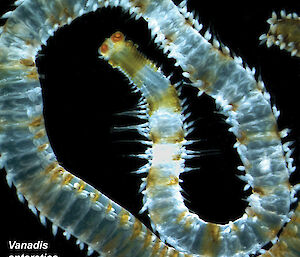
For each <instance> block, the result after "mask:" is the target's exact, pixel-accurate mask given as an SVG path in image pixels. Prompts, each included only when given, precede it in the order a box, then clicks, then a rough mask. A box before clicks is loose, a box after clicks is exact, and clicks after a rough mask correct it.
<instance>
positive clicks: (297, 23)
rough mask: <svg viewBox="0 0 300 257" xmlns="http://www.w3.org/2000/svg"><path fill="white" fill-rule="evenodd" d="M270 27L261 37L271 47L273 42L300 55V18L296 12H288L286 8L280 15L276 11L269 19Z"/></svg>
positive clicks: (292, 53) (293, 54)
mask: <svg viewBox="0 0 300 257" xmlns="http://www.w3.org/2000/svg"><path fill="white" fill-rule="evenodd" d="M268 23H269V24H270V29H269V31H268V33H267V34H263V35H262V36H261V37H260V39H261V40H262V42H266V44H267V46H268V47H270V46H272V45H273V44H274V45H277V46H278V47H279V48H280V49H285V50H286V51H288V52H290V53H291V55H292V56H297V57H300V18H299V17H298V15H297V14H296V13H291V14H286V13H285V11H284V10H282V11H281V12H280V15H279V17H278V16H277V14H276V13H275V12H273V13H272V17H271V18H270V19H268Z"/></svg>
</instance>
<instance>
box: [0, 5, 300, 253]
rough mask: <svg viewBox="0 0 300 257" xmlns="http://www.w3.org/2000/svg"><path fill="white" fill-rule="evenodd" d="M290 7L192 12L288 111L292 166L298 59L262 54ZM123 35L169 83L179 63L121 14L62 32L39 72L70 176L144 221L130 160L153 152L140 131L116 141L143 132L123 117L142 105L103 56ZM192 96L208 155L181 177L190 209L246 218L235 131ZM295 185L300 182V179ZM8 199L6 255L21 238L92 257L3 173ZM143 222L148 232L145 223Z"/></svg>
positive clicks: (95, 17) (0, 240) (299, 142)
mask: <svg viewBox="0 0 300 257" xmlns="http://www.w3.org/2000/svg"><path fill="white" fill-rule="evenodd" d="M201 2H202V1H201ZM282 2H283V1H281V3H273V2H272V4H269V3H268V2H264V3H262V1H251V2H250V1H249V2H245V1H239V3H235V4H232V3H229V2H228V3H223V4H218V3H216V2H215V1H210V2H206V3H201V4H200V3H199V1H196V0H194V1H190V2H189V6H190V9H192V10H196V13H197V14H199V16H200V22H202V23H203V24H204V27H205V28H208V27H209V28H210V29H211V31H212V33H213V35H215V36H216V37H217V38H218V39H220V41H221V42H223V43H224V44H225V45H227V46H228V47H229V48H230V49H231V50H232V51H233V52H235V53H236V54H237V55H239V56H241V57H242V58H243V60H244V61H245V62H246V63H247V64H248V65H249V66H250V67H255V68H256V70H257V71H258V73H259V74H261V76H262V78H263V80H264V82H265V84H266V87H267V89H268V91H269V92H270V94H271V96H272V102H273V103H275V104H276V106H277V107H278V109H279V110H280V111H281V116H280V118H279V127H280V128H281V129H283V128H290V129H292V132H291V133H290V135H289V137H288V140H292V141H294V147H295V148H296V150H295V152H294V154H293V157H294V159H295V164H297V163H299V148H300V127H299V126H300V124H299V121H298V119H299V118H298V117H299V115H297V114H298V112H299V110H300V108H299V100H298V99H299V94H298V87H299V85H300V83H299V82H300V77H299V76H300V74H299V59H297V58H291V57H290V54H289V53H287V52H283V51H280V50H279V49H277V48H275V47H273V48H271V49H267V47H266V46H265V45H259V40H258V37H259V36H260V35H261V34H262V33H266V32H267V30H268V24H267V23H266V20H267V19H268V18H269V17H270V16H271V13H272V11H276V12H277V13H279V11H280V10H281V9H285V10H286V11H287V12H291V11H298V13H299V10H300V6H299V4H298V5H297V4H295V2H293V1H284V2H285V3H282ZM292 2H293V3H292ZM11 3H12V1H6V0H1V3H0V4H1V6H0V10H1V13H5V12H6V11H8V10H11V9H12V7H11ZM2 24H3V22H2ZM116 30H121V31H123V32H124V33H125V34H126V35H127V37H128V38H130V39H131V40H133V41H134V42H135V43H137V44H138V45H139V46H140V49H141V51H142V52H144V53H145V55H146V56H148V57H149V58H151V59H152V60H154V61H155V62H157V63H158V65H161V64H163V69H164V71H165V72H166V73H167V74H168V73H170V72H172V70H173V66H172V65H173V63H174V61H173V60H168V59H167V58H166V57H165V56H163V54H162V53H161V52H160V51H159V50H158V48H157V47H156V46H155V45H154V44H153V42H152V41H151V36H150V32H149V30H148V29H147V26H146V23H145V22H144V21H142V20H139V21H135V20H133V19H130V16H129V15H128V14H126V13H123V12H121V11H120V9H118V8H115V9H106V10H100V11H97V12H96V13H93V14H89V15H85V16H84V17H81V18H80V19H78V20H76V21H75V22H74V23H72V24H71V25H70V26H68V27H64V28H62V29H60V30H59V31H58V32H57V33H56V34H55V36H54V37H52V38H51V39H49V40H48V45H47V47H43V50H42V51H41V55H40V57H38V59H37V63H38V67H39V71H40V73H41V74H42V75H43V77H42V78H41V82H42V87H43V94H44V105H45V117H46V125H47V131H48V135H49V138H50V141H51V144H52V146H53V148H54V151H55V153H56V154H57V158H58V160H59V161H60V162H61V163H62V164H63V165H64V167H65V168H66V169H68V170H69V171H71V172H72V173H74V174H75V175H77V176H79V177H81V178H83V179H84V180H85V181H87V182H88V183H90V184H92V185H93V186H95V187H96V188H98V189H100V190H101V191H102V192H104V193H106V194H107V195H108V196H110V197H111V198H112V199H113V200H115V201H116V202H118V203H120V204H121V205H122V206H124V207H125V208H127V209H128V210H129V211H131V212H132V213H134V214H136V215H138V211H139V210H140V208H141V206H142V196H141V194H140V193H138V188H139V185H140V176H138V175H136V174H132V173H131V172H132V171H134V170H137V169H138V168H139V167H140V166H141V165H142V164H144V162H143V161H141V160H138V159H136V158H133V157H130V156H129V155H130V154H138V153H142V152H143V151H144V150H145V148H144V147H143V146H142V145H140V144H139V143H136V142H134V140H136V139H142V137H140V136H139V135H138V134H137V133H136V132H130V131H128V132H123V133H119V132H114V131H113V127H115V126H122V125H123V126H125V125H132V124H138V123H139V121H138V120H137V119H136V118H132V117H125V116H124V117H122V116H116V115H115V114H116V113H119V112H122V111H127V110H130V109H134V108H135V106H136V103H137V101H138V99H139V96H138V95H135V94H133V93H131V91H130V90H129V86H128V85H127V79H126V78H124V77H123V75H121V74H120V73H119V72H118V71H116V70H113V69H112V68H111V67H109V66H108V65H107V64H106V63H105V62H104V61H102V60H100V59H99V58H98V54H97V48H98V47H99V46H100V44H101V42H103V40H104V39H105V38H106V37H108V36H109V35H110V34H111V33H113V32H115V31H116ZM177 71H178V69H177ZM177 78H180V76H177ZM183 95H184V96H187V97H188V99H189V103H190V104H189V106H190V108H189V110H190V111H192V112H193V114H192V116H191V119H190V120H195V125H194V126H195V128H196V129H195V131H194V132H193V133H192V134H191V135H190V136H189V138H190V139H201V141H200V142H199V143H197V144H194V145H192V146H191V149H195V150H202V151H203V153H202V155H201V157H200V158H195V159H193V160H191V161H188V162H187V165H188V166H190V167H198V168H199V170H195V171H193V172H191V173H188V174H184V175H183V176H182V178H183V180H184V183H183V184H182V187H183V189H184V196H185V197H186V199H187V202H186V203H187V205H188V206H189V207H190V208H191V209H192V210H194V211H195V212H197V213H198V214H199V215H200V216H201V217H202V218H204V219H205V220H207V221H215V222H219V223H224V222H228V221H229V220H233V219H236V218H237V217H240V216H241V215H242V214H243V212H244V209H245V207H246V205H247V204H246V202H245V201H244V200H243V199H244V198H245V197H247V195H248V194H249V192H243V187H244V184H243V183H242V182H241V181H240V180H239V179H238V178H237V177H236V174H238V171H237V170H236V167H237V166H238V165H240V161H239V158H238V155H237V154H236V152H235V150H233V149H232V146H233V144H234V142H235V138H234V136H233V135H231V134H230V133H229V132H227V129H228V126H227V124H226V123H225V122H224V118H223V117H222V116H221V115H219V114H218V113H216V110H215V107H214V102H213V101H212V99H210V98H209V97H207V96H202V97H201V98H197V97H195V95H196V91H195V90H194V89H191V88H186V89H185V90H184V91H183ZM298 172H299V171H298ZM292 180H293V181H298V182H299V179H297V176H296V175H294V176H293V178H292ZM0 190H1V196H2V197H1V214H2V216H1V220H0V224H1V233H0V246H1V247H0V251H1V252H0V253H1V254H0V255H1V256H2V249H7V241H8V240H13V239H15V240H20V241H34V242H35V241H38V240H43V241H47V242H49V244H50V248H49V250H48V251H47V252H48V253H49V254H51V253H55V254H57V255H59V256H60V257H66V256H78V257H79V256H86V253H85V252H83V251H80V250H79V249H78V247H77V246H75V244H74V239H71V240H70V241H66V240H65V239H64V237H63V236H62V233H58V235H57V236H56V237H53V236H52V234H51V231H50V227H49V226H47V227H46V228H45V227H43V226H42V225H41V224H40V222H39V221H38V219H37V217H35V216H34V215H33V214H32V213H31V211H29V210H28V208H26V207H25V206H24V205H23V204H22V203H20V202H19V201H18V200H17V197H16V194H15V189H10V188H9V187H8V185H7V183H6V181H5V172H4V171H3V172H1V174H0ZM138 216H139V217H140V218H141V219H142V220H143V221H144V222H145V223H146V225H148V224H149V222H148V220H147V217H146V215H138ZM3 256H6V254H4V255H3Z"/></svg>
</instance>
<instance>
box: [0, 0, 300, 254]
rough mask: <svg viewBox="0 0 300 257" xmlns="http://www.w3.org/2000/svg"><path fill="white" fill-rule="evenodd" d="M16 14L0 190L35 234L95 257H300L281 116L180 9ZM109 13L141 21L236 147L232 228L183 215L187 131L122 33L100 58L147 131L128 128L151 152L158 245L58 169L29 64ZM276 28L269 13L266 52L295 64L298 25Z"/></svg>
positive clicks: (6, 36)
mask: <svg viewBox="0 0 300 257" xmlns="http://www.w3.org/2000/svg"><path fill="white" fill-rule="evenodd" d="M17 4H18V7H17V9H16V10H14V11H12V12H10V13H7V14H6V15H5V18H8V19H7V21H6V24H5V25H4V26H3V28H2V33H1V36H0V50H1V52H0V65H1V66H0V67H1V73H0V83H1V87H0V93H1V110H0V115H1V116H0V118H1V141H0V147H1V162H2V164H3V166H4V167H5V170H6V172H7V181H8V183H9V184H10V185H12V184H14V185H15V186H16V188H17V193H18V196H19V198H20V199H23V197H24V198H25V199H26V201H27V202H28V205H29V207H30V209H31V210H32V211H33V212H35V213H38V214H39V216H40V219H41V221H42V223H45V217H46V218H47V219H48V220H50V221H51V222H52V224H53V231H54V232H55V231H56V230H57V227H60V228H62V229H64V230H65V235H66V236H67V237H68V236H70V235H73V236H74V237H76V238H77V239H78V243H79V244H81V245H82V244H83V243H85V244H87V245H88V249H89V253H92V252H93V251H96V252H98V253H99V254H101V255H104V256H235V257H238V256H249V255H250V254H256V253H262V256H299V255H300V254H299V252H300V249H299V245H300V244H299V236H300V235H299V232H300V223H299V218H300V210H299V207H298V208H297V209H295V211H293V210H291V209H290V206H291V205H292V204H293V203H294V202H296V201H297V199H296V198H295V194H296V191H297V190H298V188H299V186H297V185H296V186H292V185H291V184H290V182H289V177H290V174H291V173H293V172H294V170H295V167H293V164H292V158H291V157H290V155H291V150H290V149H289V146H290V143H289V142H287V143H285V144H282V142H281V141H282V138H283V137H285V136H286V131H279V130H278V128H277V122H276V120H277V118H278V115H279V113H278V111H277V109H276V107H274V106H273V107H272V106H271V102H270V95H269V94H268V93H267V92H266V90H265V88H264V84H263V82H262V81H261V80H256V79H255V76H254V72H252V71H251V70H250V69H249V68H245V67H244V66H243V65H242V64H241V62H240V58H238V57H232V56H231V54H230V50H229V49H228V48H227V47H225V46H223V45H222V44H220V43H219V41H217V40H215V39H214V38H212V36H211V34H210V33H209V32H208V31H207V32H205V33H204V35H203V36H202V35H201V34H200V33H199V31H200V30H201V28H202V25H201V24H199V22H198V21H197V20H195V19H194V18H193V14H192V13H190V12H187V10H186V5H185V4H186V3H185V2H182V3H181V4H180V5H179V6H176V5H175V4H173V2H171V1H168V0H164V1H125V0H124V1H97V0H89V1H82V0H78V1H68V0H57V1H51V2H50V1H44V0H25V1H18V2H17ZM108 6H120V7H121V8H122V9H123V10H124V11H127V10H129V11H130V12H132V13H134V14H135V15H137V16H140V17H143V18H144V19H145V20H146V21H147V22H148V26H149V28H150V30H151V31H152V34H153V36H156V38H155V42H156V43H157V44H158V46H159V47H160V48H162V50H163V52H164V53H167V54H168V57H170V58H174V59H175V61H176V63H175V66H180V67H181V68H182V70H183V73H182V75H183V76H184V77H186V78H187V79H188V81H189V83H190V84H191V85H192V86H193V87H195V88H197V89H198V90H199V92H200V94H201V93H203V92H204V93H206V94H208V95H210V96H211V97H212V98H214V99H215V101H216V104H217V105H218V106H219V110H220V112H221V113H222V114H223V115H224V116H225V117H226V122H227V123H228V124H229V125H230V126H231V128H230V131H231V132H232V133H233V134H234V135H235V136H236V138H237V142H236V144H235V148H237V151H238V154H239V156H240V158H241V161H242V164H243V165H241V166H239V167H238V169H239V170H240V171H241V172H242V173H243V175H241V176H240V178H241V179H242V180H243V181H245V182H246V189H249V188H251V189H252V194H251V195H250V196H249V197H248V199H247V201H248V203H249V206H248V207H247V208H246V212H245V214H244V215H243V216H242V217H240V218H238V219H237V220H235V221H233V222H229V223H228V224H225V225H219V224H215V223H211V222H206V221H204V220H203V219H201V218H200V217H199V216H198V215H196V214H194V213H192V212H191V211H189V209H188V208H187V207H186V205H185V203H184V199H183V197H182V195H181V191H182V190H181V187H180V185H179V182H180V181H181V180H180V174H181V173H183V172H185V171H187V170H188V169H187V168H185V165H184V164H185V159H187V158H189V157H191V156H192V155H193V154H194V153H193V152H192V151H189V150H187V149H186V147H187V145H188V144H189V142H188V140H186V135H187V134H188V132H189V125H188V124H187V122H186V118H187V117H186V115H185V114H184V111H183V109H184V107H183V104H182V103H181V100H180V98H179V96H178V95H179V93H178V92H177V90H176V87H177V86H174V85H172V83H171V82H170V80H169V79H168V78H167V77H166V76H164V75H163V74H162V72H161V71H160V69H158V68H157V67H156V65H155V64H154V63H153V62H152V61H150V60H148V59H147V58H145V57H144V56H143V54H141V53H140V52H139V51H138V50H137V47H136V46H135V45H134V44H133V43H132V42H131V41H126V40H125V37H124V35H123V34H122V33H121V32H116V33H114V34H113V35H112V36H111V37H110V38H108V39H107V40H106V41H105V42H104V43H103V44H102V45H101V47H100V49H99V52H100V53H101V54H102V55H103V58H104V59H106V60H107V61H108V62H109V63H110V64H111V65H112V66H113V67H117V68H119V69H120V70H121V72H123V73H124V74H125V76H127V78H128V79H129V81H130V82H131V83H133V84H134V87H135V89H136V90H137V91H139V92H140V94H141V97H142V100H141V103H140V105H139V108H140V110H139V115H140V116H141V117H142V118H143V119H145V120H146V123H144V124H141V125H138V126H136V128H137V130H138V131H139V133H140V134H141V135H143V136H144V137H145V138H146V139H145V142H146V144H148V145H149V148H148V149H147V150H146V152H145V154H143V155H141V157H142V158H145V159H147V160H148V161H149V163H147V164H146V165H145V166H143V167H141V168H140V169H139V170H138V173H146V174H147V176H146V178H144V179H143V183H142V190H143V195H144V199H143V201H144V207H143V210H147V211H148V213H149V217H150V219H151V225H152V227H153V229H154V230H155V231H157V232H158V234H159V235H160V238H161V239H159V238H158V237H157V236H156V235H154V234H153V233H152V232H151V231H150V230H149V229H147V228H146V227H145V226H144V225H143V224H142V223H141V222H140V221H139V220H138V219H136V218H135V217H134V216H133V215H132V214H131V213H129V212H128V211H127V210H125V209H124V208H122V207H121V206H119V205H118V204H117V203H115V202H114V201H112V200H111V199H110V198H108V197H107V196H105V195H104V194H103V193H102V192H100V191H98V190H97V189H95V188H94V187H92V186H91V185H89V184H88V183H86V182H85V181H83V180H82V179H79V178H77V177H76V176H75V175H73V174H72V173H70V172H68V171H66V170H65V169H64V168H63V167H62V166H61V165H60V164H59V162H58V161H57V159H56V157H55V154H54V152H53V150H52V148H51V146H50V143H49V140H48V137H47V134H46V130H45V126H44V118H43V113H42V111H43V101H42V94H41V87H40V82H39V74H38V72H37V68H36V64H35V56H36V54H37V52H38V51H39V50H40V46H41V45H42V44H46V41H47V39H48V38H49V36H51V35H53V33H54V31H56V30H57V29H58V28H59V27H61V26H63V25H65V24H70V23H71V22H72V21H73V20H74V19H75V18H77V17H79V16H82V15H83V14H85V13H89V12H92V11H96V10H97V9H98V8H102V7H108ZM282 16H284V15H282ZM166 17H168V18H167V19H166ZM275 18H276V17H275V15H274V14H273V16H272V20H271V23H272V24H273V25H272V26H273V27H272V26H271V29H270V32H269V33H268V35H265V36H262V37H261V39H262V40H265V39H266V40H267V42H269V43H268V45H270V40H271V39H272V40H273V39H274V36H270V34H272V33H273V34H277V37H278V38H279V39H278V40H277V41H280V42H279V43H276V42H277V41H275V44H278V45H280V47H281V48H284V46H286V45H287V46H288V49H287V50H289V51H290V52H291V53H292V55H296V56H297V55H298V53H299V51H298V48H297V47H298V45H299V44H298V41H297V39H298V38H299V34H297V33H298V32H297V30H298V28H299V19H298V18H297V16H296V15H293V17H290V19H289V20H288V21H287V23H292V26H290V25H289V26H287V28H288V30H291V31H292V32H288V33H287V35H285V34H284V33H283V32H285V31H286V29H285V25H284V24H285V22H284V21H280V22H278V25H274V24H277V21H276V19H275ZM283 18H284V17H283ZM292 18H293V19H292ZM291 20H292V21H291ZM274 26H275V28H274ZM282 31H283V32H282ZM294 34H295V36H292V35H294ZM280 35H281V36H280ZM270 38H271V39H270ZM295 40H296V41H295ZM285 42H286V43H285ZM291 42H294V43H291ZM284 44H285V45H284ZM286 223H288V225H287V226H285V224H286ZM283 226H285V228H284V229H283V232H282V233H280V231H281V229H282V228H283ZM279 233H280V234H279ZM278 235H280V237H279V239H278V238H277V236H278ZM270 241H271V242H272V243H273V244H274V245H273V246H272V247H271V248H270V250H268V251H267V252H264V250H261V248H262V247H263V246H264V245H266V244H267V243H268V242H270ZM164 242H167V243H169V244H170V245H172V247H170V246H168V245H166V244H165V243H164ZM173 247H174V248H173Z"/></svg>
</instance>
